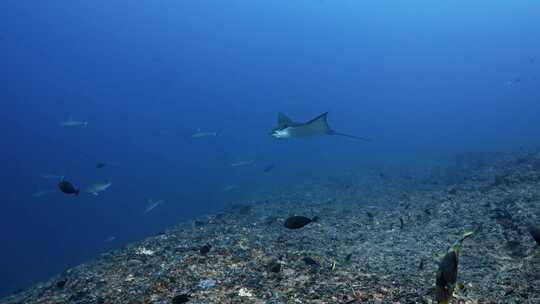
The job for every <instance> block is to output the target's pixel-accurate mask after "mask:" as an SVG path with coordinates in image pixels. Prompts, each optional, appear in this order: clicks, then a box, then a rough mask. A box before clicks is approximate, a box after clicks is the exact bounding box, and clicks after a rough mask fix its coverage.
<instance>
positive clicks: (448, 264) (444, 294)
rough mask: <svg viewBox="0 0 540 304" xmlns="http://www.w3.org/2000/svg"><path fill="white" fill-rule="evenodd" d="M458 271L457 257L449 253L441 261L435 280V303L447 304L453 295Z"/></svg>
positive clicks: (453, 253)
mask: <svg viewBox="0 0 540 304" xmlns="http://www.w3.org/2000/svg"><path fill="white" fill-rule="evenodd" d="M457 271H458V256H457V254H456V252H455V251H453V250H452V251H449V252H448V253H447V254H446V255H445V256H444V257H443V259H442V260H441V262H440V264H439V270H438V271H437V277H436V279H435V286H436V288H435V290H436V291H435V297H436V299H437V303H448V300H449V299H450V298H451V297H452V294H453V293H454V286H455V285H456V279H457Z"/></svg>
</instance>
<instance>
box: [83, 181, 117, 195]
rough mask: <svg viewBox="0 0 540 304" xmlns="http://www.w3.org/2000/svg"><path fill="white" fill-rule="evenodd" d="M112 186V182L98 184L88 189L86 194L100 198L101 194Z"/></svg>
mask: <svg viewBox="0 0 540 304" xmlns="http://www.w3.org/2000/svg"><path fill="white" fill-rule="evenodd" d="M111 185H112V183H111V182H104V183H96V184H93V185H92V186H90V187H88V189H86V192H88V193H90V194H93V195H95V196H98V195H99V193H100V192H103V191H105V190H107V189H108V188H109V187H110V186H111Z"/></svg>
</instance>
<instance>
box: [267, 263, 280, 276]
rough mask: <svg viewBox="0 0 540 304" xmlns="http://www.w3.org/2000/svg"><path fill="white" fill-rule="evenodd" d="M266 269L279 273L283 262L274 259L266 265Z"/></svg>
mask: <svg viewBox="0 0 540 304" xmlns="http://www.w3.org/2000/svg"><path fill="white" fill-rule="evenodd" d="M266 269H268V271H270V272H274V273H278V272H280V271H281V264H280V263H279V262H277V261H272V262H270V263H269V264H268V265H267V266H266Z"/></svg>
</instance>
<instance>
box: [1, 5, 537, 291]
mask: <svg viewBox="0 0 540 304" xmlns="http://www.w3.org/2000/svg"><path fill="white" fill-rule="evenodd" d="M538 20H540V4H539V3H538V2H537V1H533V0H527V1H525V0H517V1H511V2H509V1H506V0H489V1H488V0H481V1H474V2H471V1H464V0H453V1H449V0H441V1H433V0H429V1H428V0H422V1H420V0H412V1H398V0H393V1H390V0H362V1H360V0H355V1H353V0H340V1H330V0H286V1H285V0H272V1H247V0H243V1H240V0H228V1H224V0H219V1H218V0H204V1H194V0H193V1H191V0H174V1H173V0H161V1H126V0H116V1H105V0H93V1H68V0H47V1H21V0H3V1H1V2H0V70H1V72H0V78H1V79H0V85H1V90H0V100H1V102H2V109H1V111H0V127H1V130H2V149H1V152H0V155H1V157H0V159H1V161H2V166H1V168H2V170H0V178H1V179H0V182H1V183H0V198H1V199H2V200H1V201H2V203H1V204H2V208H1V212H0V240H1V244H2V246H1V248H2V249H1V251H0V295H5V294H7V293H9V292H13V291H14V290H16V289H18V288H24V287H28V286H29V285H30V284H32V283H34V282H36V281H39V280H43V279H46V278H47V277H49V276H51V275H54V274H56V273H58V272H61V271H63V270H64V269H66V268H67V267H70V266H74V265H77V264H79V263H82V262H84V261H87V260H89V259H92V258H94V257H96V256H97V255H98V254H100V253H102V252H105V251H108V250H111V249H114V248H118V247H119V246H122V245H123V244H127V243H129V242H133V241H136V240H139V239H141V238H143V237H146V236H149V235H152V234H155V233H158V232H160V231H162V230H164V229H166V227H169V226H171V225H173V224H175V223H177V222H179V221H182V220H187V219H190V218H193V217H194V216H198V215H202V214H207V213H211V212H215V211H216V210H219V209H220V208H222V207H223V206H224V205H226V204H228V203H233V202H235V201H241V200H243V199H246V198H248V197H251V196H253V193H257V192H265V191H266V192H271V191H272V189H281V188H279V187H281V186H287V185H289V184H291V183H293V184H294V183H299V182H302V181H305V180H310V179H317V178H325V177H327V176H329V175H334V176H335V175H338V176H339V174H340V173H342V172H360V171H362V170H365V169H366V168H371V169H374V170H377V168H379V167H384V166H386V165H388V164H392V165H394V166H398V167H399V166H404V167H407V166H408V167H411V166H413V167H414V166H422V165H425V164H427V163H430V161H432V160H441V159H448V158H450V157H451V155H453V154H457V153H463V152H467V151H488V152H493V151H502V152H506V151H518V150H519V149H533V148H536V147H538V144H539V143H540V140H539V138H538V134H539V131H540V124H539V123H538V117H540V116H539V115H540V71H539V67H540V35H538V32H539V30H540V23H539V21H538ZM278 111H283V112H285V113H287V114H288V115H290V116H291V117H292V118H293V119H295V120H299V121H303V120H309V119H311V118H313V117H315V116H316V115H318V114H320V113H322V112H325V111H329V112H330V114H329V122H330V124H331V126H332V127H333V128H334V129H336V130H338V131H342V132H347V133H350V134H355V135H359V136H368V137H371V138H373V142H372V143H363V142H356V141H353V140H350V139H347V138H339V137H324V138H314V139H311V140H291V141H282V140H276V139H273V138H272V137H270V136H269V131H270V129H271V128H272V127H273V126H274V125H275V121H276V114H277V112H278ZM69 116H73V118H74V119H76V120H83V121H88V123H89V124H88V126H87V127H85V128H62V127H60V126H59V123H60V122H61V121H63V120H66V119H67V118H68V117H69ZM198 128H200V129H202V130H203V131H218V132H220V135H219V136H217V137H215V138H213V137H212V138H201V139H193V138H191V135H192V134H193V133H194V132H195V131H196V130H197V129H198ZM240 160H254V161H255V165H253V166H247V167H241V168H230V167H229V164H230V163H232V162H235V161H240ZM98 161H103V162H105V163H109V164H111V165H110V166H106V167H105V168H102V169H96V167H95V166H96V162H98ZM269 164H273V165H274V166H275V169H274V170H272V171H271V172H269V174H265V173H263V172H262V171H263V169H264V167H265V166H266V165H269ZM41 174H57V175H64V176H66V179H68V180H69V181H71V182H73V183H74V184H75V185H76V186H78V187H81V188H83V189H84V187H86V186H88V185H90V184H92V183H95V182H100V181H105V180H110V181H112V183H113V184H112V187H111V188H110V189H109V190H107V191H106V192H104V193H103V194H102V195H100V196H98V197H94V196H91V195H88V194H84V193H81V195H80V196H79V197H72V196H66V195H64V194H62V193H60V192H59V191H58V189H57V188H56V183H57V181H56V180H47V179H43V178H42V177H40V175H41ZM227 186H235V187H236V188H235V189H234V190H232V191H228V192H226V191H223V189H224V188H225V187H227ZM38 190H53V191H54V193H50V194H48V195H45V196H43V197H40V198H35V197H32V194H33V193H35V192H36V191H38ZM148 198H153V199H155V200H158V199H162V200H164V201H165V203H164V204H163V205H160V206H159V207H157V208H156V209H154V210H153V211H152V212H150V213H148V214H145V213H144V209H145V208H146V206H147V201H146V200H147V199H148ZM113 236H114V237H115V239H114V240H113V241H107V239H108V238H110V237H113Z"/></svg>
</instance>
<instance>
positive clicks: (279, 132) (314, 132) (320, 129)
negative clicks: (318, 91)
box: [270, 112, 371, 141]
mask: <svg viewBox="0 0 540 304" xmlns="http://www.w3.org/2000/svg"><path fill="white" fill-rule="evenodd" d="M327 116H328V112H324V113H322V114H321V115H319V116H317V117H315V118H313V119H312V120H310V121H308V122H304V123H301V122H295V121H293V120H292V119H290V118H289V117H287V116H286V115H285V114H283V113H281V112H280V113H278V119H277V126H276V127H275V128H274V129H272V132H271V133H270V135H272V136H273V137H274V138H278V139H289V138H307V137H314V136H322V135H336V136H344V137H349V138H353V139H357V140H364V141H371V139H369V138H366V137H359V136H354V135H349V134H345V133H340V132H336V131H334V130H332V128H330V126H329V125H328V121H327Z"/></svg>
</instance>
